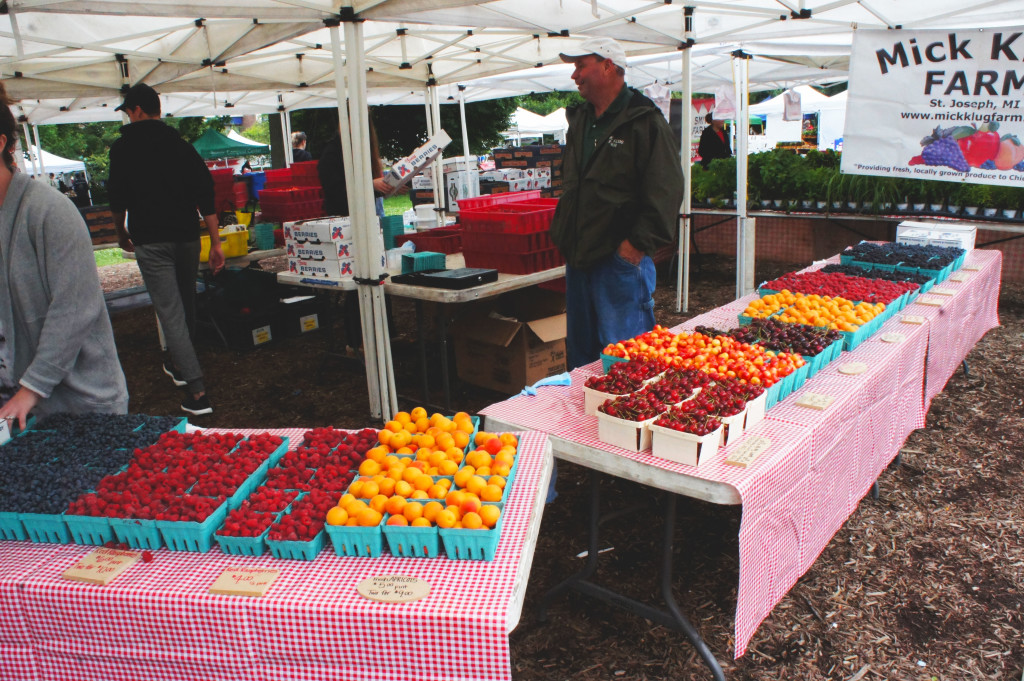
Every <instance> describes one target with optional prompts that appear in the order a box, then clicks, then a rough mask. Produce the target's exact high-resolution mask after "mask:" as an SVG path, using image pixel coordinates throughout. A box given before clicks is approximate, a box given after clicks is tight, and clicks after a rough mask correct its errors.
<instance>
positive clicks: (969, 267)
mask: <svg viewBox="0 0 1024 681" xmlns="http://www.w3.org/2000/svg"><path fill="white" fill-rule="evenodd" d="M960 269H962V270H967V271H968V272H978V271H980V270H981V265H969V264H968V265H964V266H963V267H961V268H960Z"/></svg>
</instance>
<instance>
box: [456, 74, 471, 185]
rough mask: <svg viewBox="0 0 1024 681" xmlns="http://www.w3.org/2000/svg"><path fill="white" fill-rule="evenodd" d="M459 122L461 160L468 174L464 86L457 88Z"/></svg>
mask: <svg viewBox="0 0 1024 681" xmlns="http://www.w3.org/2000/svg"><path fill="white" fill-rule="evenodd" d="M459 120H460V121H462V160H463V164H462V165H463V169H464V170H465V171H466V173H467V175H468V174H469V172H470V170H471V168H470V167H469V130H467V129H466V86H465V85H460V86H459Z"/></svg>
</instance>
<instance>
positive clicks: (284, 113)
mask: <svg viewBox="0 0 1024 681" xmlns="http://www.w3.org/2000/svg"><path fill="white" fill-rule="evenodd" d="M278 114H279V115H280V117H281V137H283V138H284V167H285V168H290V167H291V165H292V163H293V161H292V136H291V133H290V132H288V110H287V109H285V108H284V107H281V110H280V111H279V112H278Z"/></svg>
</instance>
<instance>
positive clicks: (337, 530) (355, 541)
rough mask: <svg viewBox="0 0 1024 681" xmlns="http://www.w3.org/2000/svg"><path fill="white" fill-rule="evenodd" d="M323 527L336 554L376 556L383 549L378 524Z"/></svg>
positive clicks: (382, 540)
mask: <svg viewBox="0 0 1024 681" xmlns="http://www.w3.org/2000/svg"><path fill="white" fill-rule="evenodd" d="M325 529H326V530H327V534H328V536H330V538H331V543H332V544H334V553H335V554H336V555H338V556H362V557H363V558H376V557H377V556H379V555H380V554H381V552H382V551H383V550H384V537H383V534H382V533H381V528H380V525H377V526H375V527H358V526H349V525H327V527H326V528H325ZM268 543H269V542H268Z"/></svg>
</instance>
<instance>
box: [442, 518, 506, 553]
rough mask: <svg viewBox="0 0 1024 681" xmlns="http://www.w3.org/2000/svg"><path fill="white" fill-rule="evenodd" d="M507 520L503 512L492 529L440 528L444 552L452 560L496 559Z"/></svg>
mask: <svg viewBox="0 0 1024 681" xmlns="http://www.w3.org/2000/svg"><path fill="white" fill-rule="evenodd" d="M504 520H505V515H504V513H502V515H501V517H500V518H498V524H497V525H495V526H494V529H492V530H483V529H481V530H465V529H462V528H454V527H453V528H449V529H439V530H438V534H440V535H441V541H442V542H443V543H444V552H445V553H446V554H447V555H448V557H449V558H451V559H452V560H483V561H491V560H494V554H495V552H496V551H497V549H498V540H499V539H501V526H502V523H503V522H504Z"/></svg>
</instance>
